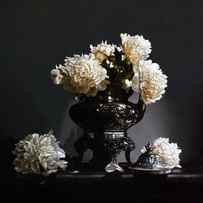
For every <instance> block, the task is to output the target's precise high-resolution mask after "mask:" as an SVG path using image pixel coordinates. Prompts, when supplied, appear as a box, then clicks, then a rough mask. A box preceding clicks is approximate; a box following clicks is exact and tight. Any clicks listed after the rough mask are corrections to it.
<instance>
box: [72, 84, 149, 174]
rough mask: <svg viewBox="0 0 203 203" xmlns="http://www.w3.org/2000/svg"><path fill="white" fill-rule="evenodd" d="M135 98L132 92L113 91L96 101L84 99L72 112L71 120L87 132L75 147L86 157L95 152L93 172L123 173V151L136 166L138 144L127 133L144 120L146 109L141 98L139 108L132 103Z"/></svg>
mask: <svg viewBox="0 0 203 203" xmlns="http://www.w3.org/2000/svg"><path fill="white" fill-rule="evenodd" d="M131 95H132V92H131V91H129V92H126V91H125V90H122V89H121V88H116V87H113V88H111V89H109V90H108V91H107V90H106V91H102V92H99V93H98V94H97V96H95V97H86V96H82V97H80V98H79V100H78V103H76V104H74V105H73V106H72V107H71V108H70V111H69V114H70V117H71V119H72V120H73V121H74V122H75V123H76V124H77V125H78V126H80V127H81V128H83V129H84V132H85V133H84V136H83V137H81V138H80V140H78V142H77V143H76V144H75V148H76V150H77V152H78V153H79V154H80V157H82V154H83V153H84V151H85V150H86V149H87V148H89V149H91V150H92V151H93V158H92V160H91V161H90V162H89V166H90V169H92V170H93V169H104V168H105V170H106V171H107V172H113V171H116V170H117V171H123V169H122V168H121V167H120V166H119V165H118V163H117V159H116V158H117V155H118V154H119V153H120V152H121V151H125V157H126V161H127V162H128V164H129V165H131V164H132V162H131V159H130V153H131V151H133V150H134V149H135V144H134V142H133V140H132V139H131V138H130V137H128V134H127V130H128V129H129V128H130V127H132V126H133V125H135V124H136V123H137V122H139V121H140V120H141V119H142V118H143V116H144V113H145V109H146V105H145V103H144V102H143V100H142V98H141V96H139V99H138V102H137V103H136V104H134V103H132V102H129V101H128V99H129V97H130V96H131Z"/></svg>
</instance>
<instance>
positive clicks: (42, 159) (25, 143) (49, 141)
mask: <svg viewBox="0 0 203 203" xmlns="http://www.w3.org/2000/svg"><path fill="white" fill-rule="evenodd" d="M14 154H15V155H16V158H15V160H14V165H15V170H16V171H17V172H20V173H23V174H26V173H36V174H42V175H49V174H51V173H56V172H57V171H58V169H65V168H66V166H67V162H66V161H64V160H63V159H64V158H65V152H64V150H63V149H61V148H60V147H59V144H58V142H57V141H56V138H55V136H54V135H53V132H52V131H50V132H48V134H44V135H39V134H37V133H34V134H30V135H28V136H26V137H25V139H23V140H21V141H20V142H19V143H17V144H16V148H15V150H14Z"/></svg>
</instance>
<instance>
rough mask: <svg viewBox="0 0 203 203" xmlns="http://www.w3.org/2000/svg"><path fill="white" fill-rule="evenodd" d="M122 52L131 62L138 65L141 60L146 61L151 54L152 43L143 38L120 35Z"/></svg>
mask: <svg viewBox="0 0 203 203" xmlns="http://www.w3.org/2000/svg"><path fill="white" fill-rule="evenodd" d="M120 37H121V45H122V50H123V52H124V54H125V55H126V57H127V58H128V59H129V61H130V62H131V63H133V64H138V63H139V61H140V60H145V59H147V58H148V56H149V54H150V53H151V43H150V41H149V40H146V39H144V38H143V36H139V35H135V36H130V35H129V34H126V33H125V34H120Z"/></svg>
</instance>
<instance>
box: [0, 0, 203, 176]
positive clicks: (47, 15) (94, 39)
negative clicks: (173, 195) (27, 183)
mask: <svg viewBox="0 0 203 203" xmlns="http://www.w3.org/2000/svg"><path fill="white" fill-rule="evenodd" d="M202 10H203V5H202V4H201V1H163V0H160V1H150V0H149V1H143V0H142V1H136V0H125V1H121V0H114V1H113V0H111V1H110V0H108V1H107V0H102V1H99V0H72V1H70V0H60V1H53V0H51V1H50V0H43V1H42V0H24V1H23V0H18V1H4V2H1V21H2V22H1V31H0V33H1V43H0V47H1V60H0V62H1V66H0V76H1V79H0V93H1V94H0V95H1V97H0V104H1V105H0V116H1V119H0V126H1V131H0V159H1V170H2V171H4V172H6V173H7V174H10V172H12V171H13V168H12V165H11V161H12V158H13V156H12V154H11V151H12V150H13V148H14V143H16V142H17V141H18V140H19V139H22V138H23V137H24V136H25V135H27V134H28V133H32V132H40V133H44V132H47V131H48V130H49V129H50V128H53V129H54V130H55V132H56V136H57V137H58V138H59V139H60V141H61V143H62V145H63V146H64V147H65V148H66V150H67V151H71V150H69V149H70V148H71V146H70V145H71V139H72V137H75V136H77V135H76V131H77V129H76V126H75V125H74V124H73V123H72V122H71V121H70V118H69V117H68V114H67V112H68V107H69V106H70V104H71V103H72V96H71V95H69V94H68V93H67V92H65V91H64V90H62V88H58V87H55V86H54V85H53V84H52V82H51V80H50V78H49V72H50V70H51V69H52V68H54V65H55V64H59V63H63V59H64V57H65V56H72V55H73V54H75V53H77V54H81V53H88V51H89V47H88V46H89V44H90V43H93V44H96V43H99V42H101V40H105V39H106V40H108V41H109V42H112V43H119V42H120V38H119V35H120V33H121V32H124V33H125V32H126V33H129V34H132V35H133V34H142V35H143V36H144V37H145V38H147V39H149V40H150V41H151V42H152V54H151V59H152V60H153V61H155V62H157V63H159V64H160V66H161V68H162V70H163V71H164V73H166V74H167V75H168V77H169V79H168V89H167V93H166V95H165V96H164V97H163V99H162V100H161V101H160V102H157V103H156V104H153V105H150V106H149V107H148V109H147V113H146V115H145V118H144V119H143V120H142V122H140V123H139V124H138V125H137V126H135V127H133V128H132V129H130V135H131V136H132V137H133V138H134V140H135V141H136V144H137V149H136V151H135V153H134V159H135V158H136V157H137V155H138V153H139V150H140V148H141V147H142V146H143V145H144V144H145V143H146V142H147V141H148V140H153V139H154V138H156V137H160V136H162V137H170V139H171V140H172V141H175V142H178V143H179V145H180V146H181V148H182V149H183V153H182V162H183V163H188V164H190V163H191V164H194V165H195V164H198V163H199V162H201V157H202V154H203V137H202V120H203V119H202V112H203V107H202V103H203V59H202V52H203V46H202V44H203V39H202V36H203V29H202V20H203V12H202ZM75 129H76V130H75ZM73 135H74V136H73ZM74 139H75V138H74ZM67 146H70V148H68V147H67ZM121 160H123V158H122V156H121ZM2 174H5V173H2ZM3 176H4V177H5V175H3Z"/></svg>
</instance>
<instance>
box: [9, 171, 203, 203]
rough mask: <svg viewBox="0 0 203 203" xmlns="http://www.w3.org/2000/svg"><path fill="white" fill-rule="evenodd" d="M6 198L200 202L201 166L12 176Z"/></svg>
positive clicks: (201, 197)
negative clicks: (158, 171) (167, 170)
mask: <svg viewBox="0 0 203 203" xmlns="http://www.w3.org/2000/svg"><path fill="white" fill-rule="evenodd" d="M7 187H9V190H10V191H12V192H11V194H13V195H11V196H7V197H8V198H15V199H27V198H31V199H32V200H35V199H36V200H38V199H40V200H42V199H45V200H48V199H51V200H53V199H57V200H62V199H63V200H67V201H66V202H68V201H69V200H94V199H97V200H134V201H135V202H151V201H152V200H153V201H156V202H183V201H186V202H193V203H195V202H203V167H196V168H195V169H194V168H192V167H191V168H189V167H187V168H185V167H184V168H183V169H181V170H179V169H176V170H173V171H172V172H171V173H170V174H152V173H142V172H136V171H132V170H126V171H125V172H124V173H113V174H106V173H105V172H103V171H95V172H93V173H91V172H88V171H83V172H79V173H72V172H64V173H60V174H57V175H56V176H50V177H48V178H47V179H44V178H41V177H38V176H31V175H29V176H27V175H26V176H25V175H17V174H16V175H15V176H14V178H13V182H11V183H10V184H7Z"/></svg>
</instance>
